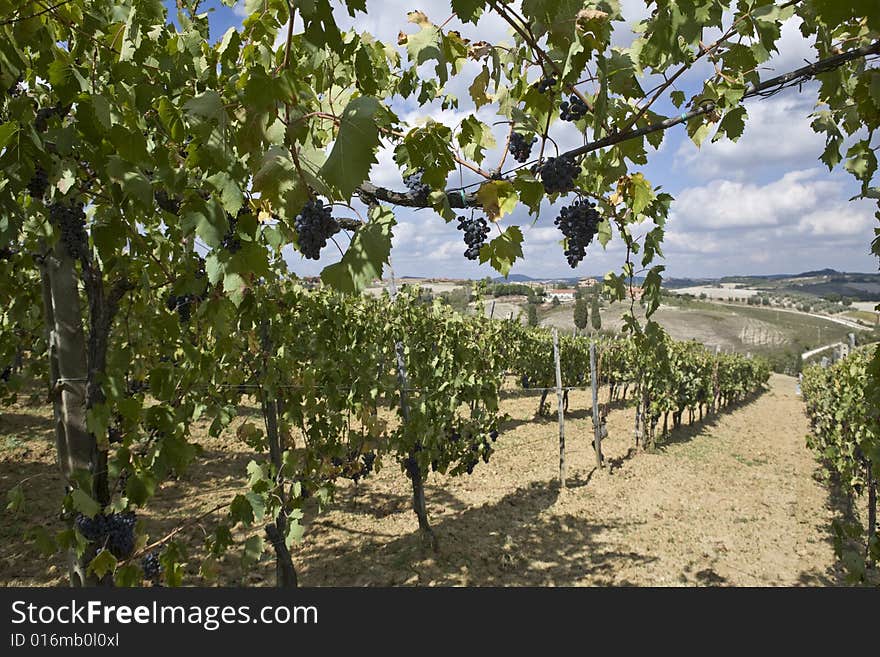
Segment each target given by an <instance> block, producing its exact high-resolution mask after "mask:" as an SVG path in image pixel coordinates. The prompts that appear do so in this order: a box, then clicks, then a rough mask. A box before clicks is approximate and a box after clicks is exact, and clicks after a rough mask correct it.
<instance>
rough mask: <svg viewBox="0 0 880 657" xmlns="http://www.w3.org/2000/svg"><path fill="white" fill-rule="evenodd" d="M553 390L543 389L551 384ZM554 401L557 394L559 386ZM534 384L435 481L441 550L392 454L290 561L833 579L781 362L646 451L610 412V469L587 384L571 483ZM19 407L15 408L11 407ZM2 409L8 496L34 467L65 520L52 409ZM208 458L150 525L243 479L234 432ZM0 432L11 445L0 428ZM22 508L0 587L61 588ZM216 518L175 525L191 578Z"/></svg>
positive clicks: (521, 572) (433, 511)
mask: <svg viewBox="0 0 880 657" xmlns="http://www.w3.org/2000/svg"><path fill="white" fill-rule="evenodd" d="M551 398H553V395H551ZM553 401H555V399H553ZM537 403H538V396H537V395H534V394H530V395H529V396H521V395H520V394H517V393H513V394H511V396H510V397H509V398H507V399H506V400H505V401H504V405H503V408H504V410H505V411H506V412H507V413H509V414H510V415H511V417H512V419H511V421H510V422H509V423H508V426H507V427H506V428H505V430H504V431H503V432H502V435H501V437H500V438H499V439H498V442H497V444H496V445H497V452H496V453H495V455H494V456H493V457H492V459H491V461H490V462H489V463H488V464H486V465H484V464H480V466H479V467H478V468H477V469H476V470H475V472H474V474H473V475H472V476H469V477H468V476H464V477H458V478H454V479H453V478H448V477H445V476H442V475H436V474H432V475H431V476H430V478H429V479H428V486H427V499H428V509H429V513H430V515H431V518H432V522H433V525H434V527H435V530H436V532H437V535H438V537H439V540H440V547H441V549H440V552H439V554H436V555H435V554H433V553H431V552H430V551H428V550H427V549H426V548H425V547H424V546H423V545H422V544H421V541H420V537H419V535H418V533H417V524H416V520H415V517H414V516H413V514H412V511H411V510H410V492H409V482H408V480H407V479H406V477H405V476H404V475H403V474H402V473H401V472H400V469H399V468H398V466H397V465H396V464H395V463H394V462H386V463H385V464H384V468H383V469H382V470H381V472H379V473H378V474H377V475H374V476H371V477H370V478H368V479H367V480H366V481H364V482H362V483H361V484H360V485H359V486H354V485H353V484H351V485H346V484H343V486H342V488H341V489H340V490H339V492H338V494H337V499H336V500H335V501H334V502H333V503H332V504H331V505H330V508H329V510H326V511H325V512H324V513H321V514H320V515H314V514H312V513H309V514H308V517H307V518H308V520H309V522H308V525H309V526H308V528H307V532H306V536H305V539H304V541H303V543H302V544H301V545H298V546H295V547H294V550H293V557H294V561H295V564H296V566H297V568H298V570H299V575H300V582H301V583H302V584H304V585H307V586H322V585H336V586H362V585H380V586H394V585H421V586H424V585H472V586H473V585H512V586H519V585H532V586H547V585H550V586H571V585H628V584H629V585H659V586H679V585H685V586H689V585H798V584H806V585H822V584H837V583H840V582H841V579H840V577H839V573H838V571H837V569H836V566H835V560H834V555H833V551H832V548H831V545H830V543H829V538H830V528H829V525H830V522H831V518H832V515H833V513H834V512H833V510H832V508H831V506H830V504H829V497H828V493H827V490H826V488H825V486H824V485H823V484H822V483H820V482H819V481H818V480H817V479H816V478H814V475H815V473H816V471H817V464H816V461H815V459H814V457H813V455H812V454H811V453H810V452H809V451H808V450H807V448H806V446H805V441H804V437H805V436H806V434H807V423H806V419H805V417H804V415H803V411H802V404H801V401H800V399H799V398H798V397H797V396H796V395H795V380H794V379H792V378H790V377H784V376H780V375H774V376H773V377H772V378H771V381H770V387H769V389H768V391H767V392H765V393H764V394H763V395H761V396H760V397H758V398H757V399H755V400H753V401H751V402H750V403H748V404H745V405H743V406H741V407H739V408H737V409H734V410H731V411H729V412H727V413H725V414H723V415H721V416H719V417H717V418H716V419H715V421H714V422H712V423H707V424H702V425H694V426H693V427H684V428H683V429H681V430H679V431H678V432H675V433H674V434H673V435H672V437H671V439H670V441H669V442H668V443H667V444H666V445H663V446H661V447H660V448H659V449H658V451H657V452H656V453H654V454H647V453H644V452H638V453H636V452H635V450H634V449H633V439H632V426H633V418H634V412H633V409H632V408H631V407H630V406H628V405H626V404H621V405H619V407H618V408H616V409H615V410H613V411H612V413H611V415H610V416H609V438H608V439H607V440H606V441H605V443H604V449H605V453H606V457H607V459H608V462H609V463H610V464H611V465H612V467H611V473H609V472H608V469H607V468H606V469H605V470H602V471H596V469H595V456H594V452H593V450H592V448H591V447H590V445H589V442H588V441H589V437H590V432H591V427H592V422H591V419H590V418H591V410H590V407H589V403H590V402H589V398H588V393H587V392H586V391H573V392H572V397H571V408H570V413H568V414H567V419H566V436H567V447H568V449H567V458H568V473H569V476H568V483H569V487H568V488H567V489H566V490H564V491H560V490H559V488H558V484H557V467H558V438H557V421H556V417H555V414H554V416H553V417H550V418H539V419H535V418H534V412H535V409H536V407H537ZM13 410H15V412H11V411H13ZM43 411H44V409H42V408H38V409H31V408H27V407H21V406H19V407H18V408H16V409H6V410H5V411H4V415H3V417H2V421H0V438H3V435H5V436H6V438H4V439H3V440H4V441H5V444H6V447H5V449H3V450H2V451H0V494H2V495H5V491H6V490H7V489H8V488H9V487H10V486H12V485H13V484H14V483H16V482H18V481H20V480H21V479H24V478H26V477H34V478H33V479H31V480H30V481H29V483H28V484H27V486H28V488H27V490H26V494H27V497H28V500H29V501H28V503H29V505H31V509H32V512H33V513H34V516H32V517H37V518H40V517H43V518H45V520H44V524H45V526H46V528H47V529H48V530H50V531H56V530H58V529H61V528H62V527H63V525H62V524H61V523H60V521H59V520H58V515H57V505H58V501H59V499H60V487H61V483H60V479H59V477H58V474H57V469H56V468H55V466H54V451H53V446H52V433H51V418H50V416H49V414H48V412H43ZM198 440H199V442H200V443H202V445H203V446H204V447H205V449H206V458H205V460H204V462H203V463H202V465H200V466H198V467H196V468H194V469H193V470H192V471H191V472H189V473H187V474H185V475H183V476H181V477H180V478H179V479H176V480H174V481H170V482H167V483H166V484H164V485H163V487H162V489H161V490H160V491H159V493H158V495H157V497H156V499H155V501H154V503H153V504H152V505H151V509H150V510H149V511H147V512H144V513H142V514H141V517H142V518H143V519H144V521H145V523H146V528H147V530H148V532H149V533H150V534H151V535H152V536H154V537H156V536H161V535H164V534H165V533H167V531H168V529H169V528H170V527H173V526H175V525H177V524H178V523H180V522H181V521H183V520H185V519H187V518H191V517H193V516H194V515H198V512H199V511H201V510H204V509H208V508H211V507H212V506H213V505H215V504H216V503H217V501H218V500H221V501H222V500H224V499H228V498H229V497H230V496H231V495H234V494H235V491H236V490H240V488H241V486H242V485H243V483H244V479H245V475H244V472H245V465H246V464H247V462H248V461H249V460H250V459H251V458H254V455H253V454H252V452H251V451H250V449H249V448H247V447H246V446H244V445H243V444H241V443H239V442H238V441H237V440H236V438H235V432H234V430H230V431H227V432H224V435H223V436H221V437H220V438H218V439H211V438H209V437H207V436H201V437H198ZM0 442H3V441H0ZM27 522H28V521H27V518H26V517H22V516H18V517H14V516H10V515H9V514H6V515H4V516H3V517H2V525H0V537H2V538H3V541H2V545H0V585H10V584H17V585H25V586H39V585H63V583H64V574H63V566H62V565H61V560H60V557H56V558H53V559H50V560H49V561H48V562H47V560H46V559H45V558H43V557H41V556H39V554H37V553H36V551H35V550H34V548H33V546H32V544H31V542H30V541H29V540H22V536H24V535H25V533H26V530H27ZM211 529H212V523H211V522H210V521H206V523H204V526H202V525H199V527H197V528H194V529H193V530H192V531H189V530H187V531H185V532H184V533H183V534H181V536H182V537H184V538H185V540H186V541H187V542H188V543H189V544H190V548H191V549H190V550H189V554H190V555H191V557H192V558H191V560H190V562H189V564H188V565H187V567H186V570H187V572H188V577H187V579H188V582H190V583H199V582H201V581H202V580H200V579H199V577H198V570H199V565H200V561H199V560H198V559H197V558H196V557H197V556H198V555H199V554H203V553H204V552H203V548H202V546H201V544H202V541H203V540H204V536H205V532H210V531H211ZM266 557H267V558H266V560H265V561H264V562H262V563H261V564H258V565H257V566H255V567H250V568H248V569H247V570H243V569H242V567H241V562H240V560H239V558H238V554H237V552H235V553H231V554H229V555H228V556H227V557H224V558H223V559H222V561H221V562H220V563H219V564H218V568H217V571H218V575H219V579H218V580H216V581H211V582H207V583H218V582H219V583H222V584H227V585H248V586H260V585H271V584H272V583H273V580H274V565H273V563H272V561H271V559H269V555H268V554H267V555H266Z"/></svg>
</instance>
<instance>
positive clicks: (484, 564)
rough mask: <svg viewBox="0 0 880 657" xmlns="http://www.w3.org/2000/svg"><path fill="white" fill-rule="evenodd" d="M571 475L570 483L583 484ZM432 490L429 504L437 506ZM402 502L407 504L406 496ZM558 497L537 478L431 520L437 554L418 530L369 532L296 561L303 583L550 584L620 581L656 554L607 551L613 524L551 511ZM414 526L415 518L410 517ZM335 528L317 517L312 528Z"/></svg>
mask: <svg viewBox="0 0 880 657" xmlns="http://www.w3.org/2000/svg"><path fill="white" fill-rule="evenodd" d="M588 480H589V475H588V476H587V477H586V478H585V479H584V480H580V481H579V480H575V479H572V480H570V481H569V486H570V487H577V486H583V485H586V483H587V481H588ZM437 493H438V491H436V490H432V491H430V494H429V502H428V504H429V507H431V508H433V507H434V506H435V505H436V504H437V500H436V499H435V495H437ZM391 497H395V496H393V495H383V496H382V499H380V500H372V499H371V498H372V495H371V494H370V493H366V492H365V495H364V496H363V499H362V500H361V501H362V503H363V504H364V506H365V507H368V508H374V507H382V506H383V505H388V504H389V498H391ZM399 497H401V498H403V499H401V500H399V501H398V502H397V506H399V507H401V508H405V507H407V506H408V504H409V500H408V497H406V496H399ZM558 497H559V489H558V485H557V484H555V483H550V482H540V483H534V484H533V485H531V486H529V487H527V488H521V489H519V490H517V491H515V492H513V493H511V494H509V495H506V496H505V497H503V498H502V499H500V500H499V501H498V502H496V503H494V504H485V505H483V506H480V507H476V508H469V509H468V508H464V506H463V505H462V504H461V503H460V502H458V503H455V502H452V501H450V500H446V501H445V502H444V504H446V505H447V506H450V507H454V508H461V509H462V510H460V511H459V512H457V513H454V514H447V515H445V516H444V517H442V518H441V519H439V520H437V521H436V522H435V524H434V531H435V533H436V535H437V538H438V540H439V543H440V550H439V553H437V554H433V553H432V552H431V551H430V550H429V549H428V548H426V547H425V546H424V544H423V542H422V539H421V536H420V534H419V533H418V532H417V531H413V532H411V533H409V534H407V535H404V536H397V537H395V538H392V539H390V540H388V539H387V538H383V537H376V536H371V537H369V538H367V539H366V540H365V541H364V542H362V543H361V544H360V545H359V546H357V547H356V548H355V547H352V546H350V545H349V546H346V545H345V544H338V548H337V549H336V550H334V551H332V552H331V551H326V550H324V551H322V552H312V553H309V552H308V551H305V553H300V554H297V555H295V559H296V560H297V562H298V565H299V567H300V569H301V574H302V581H303V584H305V585H313V586H314V585H318V586H320V585H336V586H363V585H378V586H389V585H399V584H410V585H416V586H418V585H421V586H424V585H437V586H449V585H460V584H467V585H470V586H547V585H573V584H578V583H589V584H599V585H601V584H621V583H624V582H621V581H617V580H615V579H614V572H615V571H620V570H622V569H624V568H625V567H626V566H627V565H630V564H643V563H647V562H650V561H654V560H656V557H654V556H651V555H644V554H640V553H637V552H634V551H629V552H624V551H619V550H613V549H609V548H608V547H607V546H606V545H604V544H603V542H602V540H601V538H600V536H601V534H602V532H603V531H604V530H607V529H610V528H612V527H613V526H614V525H613V524H612V522H613V521H611V520H608V521H605V522H602V523H591V522H586V521H585V520H583V519H581V518H578V517H575V516H573V515H570V514H560V515H554V514H553V513H552V512H551V513H548V510H550V509H551V507H552V506H553V505H554V504H555V503H556V501H557V499H558ZM413 525H415V523H414V522H413ZM328 530H331V531H332V530H338V526H333V525H328V524H327V523H326V522H325V521H322V520H321V519H320V518H319V519H318V520H317V521H316V522H315V525H314V527H313V528H312V531H315V532H316V533H317V532H325V531H328Z"/></svg>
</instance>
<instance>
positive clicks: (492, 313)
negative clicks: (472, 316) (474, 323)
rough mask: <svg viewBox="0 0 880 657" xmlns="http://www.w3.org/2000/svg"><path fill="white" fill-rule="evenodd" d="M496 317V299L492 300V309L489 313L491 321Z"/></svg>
mask: <svg viewBox="0 0 880 657" xmlns="http://www.w3.org/2000/svg"><path fill="white" fill-rule="evenodd" d="M493 317H495V299H492V309H491V310H490V311H489V319H492V318H493Z"/></svg>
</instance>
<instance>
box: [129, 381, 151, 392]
mask: <svg viewBox="0 0 880 657" xmlns="http://www.w3.org/2000/svg"><path fill="white" fill-rule="evenodd" d="M149 389H150V384H149V383H147V381H146V380H144V379H129V381H128V394H129V395H137V394H139V393H141V392H146V391H147V390H149Z"/></svg>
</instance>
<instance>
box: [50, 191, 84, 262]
mask: <svg viewBox="0 0 880 657" xmlns="http://www.w3.org/2000/svg"><path fill="white" fill-rule="evenodd" d="M49 221H50V222H52V224H53V225H55V226H57V227H58V228H60V229H61V241H62V242H63V243H64V246H65V247H66V248H67V252H68V253H69V254H70V257H71V258H73V259H74V260H79V259H80V258H81V257H83V256H84V255H85V254H86V253H87V252H88V242H89V238H88V236H87V235H86V213H85V210H83V205H82V203H77V204H74V205H64V204H61V203H53V204H52V205H50V206H49Z"/></svg>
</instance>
